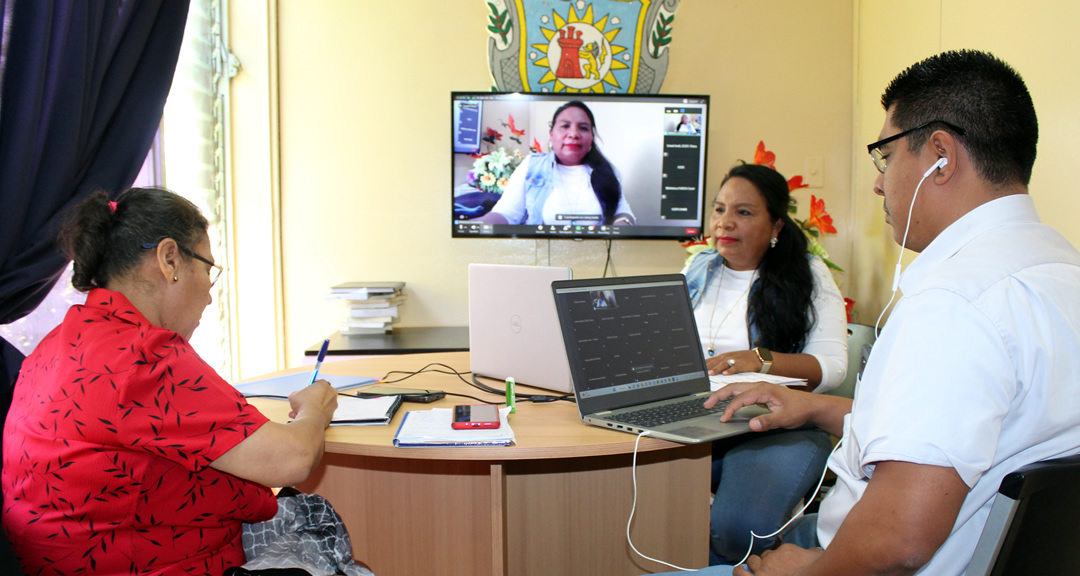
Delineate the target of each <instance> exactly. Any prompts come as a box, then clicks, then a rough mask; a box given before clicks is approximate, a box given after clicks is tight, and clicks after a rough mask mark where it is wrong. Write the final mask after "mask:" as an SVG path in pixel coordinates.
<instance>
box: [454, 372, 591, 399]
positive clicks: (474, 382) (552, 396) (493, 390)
mask: <svg viewBox="0 0 1080 576" xmlns="http://www.w3.org/2000/svg"><path fill="white" fill-rule="evenodd" d="M470 385H471V386H472V387H473V388H478V389H480V390H483V391H484V392H487V393H488V394H505V392H504V391H502V390H499V389H497V388H494V387H492V386H488V385H487V384H484V383H483V382H481V381H480V380H479V379H478V378H477V377H476V375H475V374H473V376H472V382H471V383H470ZM514 398H515V399H516V400H517V401H519V402H533V403H543V402H556V401H559V400H563V401H566V402H576V400H575V399H574V395H573V394H522V393H518V392H515V393H514ZM504 404H505V402H504Z"/></svg>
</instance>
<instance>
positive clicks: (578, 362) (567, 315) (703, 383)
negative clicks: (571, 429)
mask: <svg viewBox="0 0 1080 576" xmlns="http://www.w3.org/2000/svg"><path fill="white" fill-rule="evenodd" d="M552 291H553V292H554V294H555V307H556V309H557V310H558V315H559V323H560V325H561V328H562V334H563V342H564V343H565V346H566V357H567V360H568V361H569V364H570V375H571V378H572V379H573V381H574V396H575V397H576V398H577V405H578V411H579V412H580V413H581V419H582V420H584V421H585V422H587V423H589V424H593V425H595V426H600V427H603V428H610V429H612V430H621V431H623V432H629V433H632V434H639V433H641V432H642V431H644V430H650V431H651V432H652V436H654V437H656V438H663V439H665V440H672V441H675V442H684V443H695V442H705V441H710V440H716V439H718V438H725V437H727V436H734V435H736V434H742V433H744V432H747V431H748V430H749V429H750V427H749V425H748V424H747V422H748V420H749V418H751V417H753V416H754V415H756V414H761V413H762V411H761V409H758V408H752V407H748V408H744V409H742V410H740V411H739V412H738V413H737V414H736V416H737V418H736V419H734V420H732V421H729V422H727V423H723V422H720V413H721V412H722V411H723V404H722V405H720V406H719V407H718V408H714V409H713V412H712V413H709V412H708V411H706V410H705V409H704V407H703V406H702V404H703V403H704V401H705V399H706V398H708V397H709V393H710V387H709V373H708V370H707V369H706V367H705V359H704V356H703V355H702V353H701V341H700V339H699V338H698V332H697V325H696V324H695V322H694V311H693V308H692V307H691V305H690V297H689V294H688V292H687V289H686V279H685V278H684V277H683V275H682V274H665V275H658V276H629V277H624V278H595V279H588V280H568V281H560V282H555V283H553V284H552Z"/></svg>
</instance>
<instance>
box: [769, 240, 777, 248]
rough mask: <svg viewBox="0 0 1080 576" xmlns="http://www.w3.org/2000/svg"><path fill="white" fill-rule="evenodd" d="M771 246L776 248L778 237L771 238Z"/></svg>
mask: <svg viewBox="0 0 1080 576" xmlns="http://www.w3.org/2000/svg"><path fill="white" fill-rule="evenodd" d="M769 248H776V238H772V239H770V240H769Z"/></svg>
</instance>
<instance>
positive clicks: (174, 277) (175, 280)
mask: <svg viewBox="0 0 1080 576" xmlns="http://www.w3.org/2000/svg"><path fill="white" fill-rule="evenodd" d="M172 281H173V282H179V281H180V278H178V277H176V276H173V277H172Z"/></svg>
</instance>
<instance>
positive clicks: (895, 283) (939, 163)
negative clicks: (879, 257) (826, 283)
mask: <svg viewBox="0 0 1080 576" xmlns="http://www.w3.org/2000/svg"><path fill="white" fill-rule="evenodd" d="M948 163H949V159H948V158H946V157H944V156H941V157H940V158H938V161H937V162H934V165H933V166H931V167H930V168H929V169H928V170H927V171H926V172H924V173H923V175H922V179H921V180H919V184H918V186H915V193H914V194H912V196H911V204H909V205H908V215H907V224H905V225H904V238H903V240H901V241H900V257H899V258H897V259H896V269H895V270H894V271H893V281H892V296H890V297H889V301H888V302H887V303H886V304H885V307H884V308H882V309H881V315H880V316H878V319H877V322H875V323H874V334H879V333H880V330H879V328H878V326H879V325H880V324H881V319H882V318H884V317H885V311H886V310H888V309H889V306H891V305H892V302H893V299H894V298H896V290H897V289H898V288H899V287H900V262H901V261H903V258H904V248H906V247H907V235H908V231H910V230H911V213H912V211H913V210H914V209H915V199H916V198H918V197H919V189H920V188H922V185H923V182H925V181H926V179H927V178H929V177H930V175H931V174H933V173H934V170H937V169H938V168H941V167H943V166H945V165H946V164H948Z"/></svg>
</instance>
